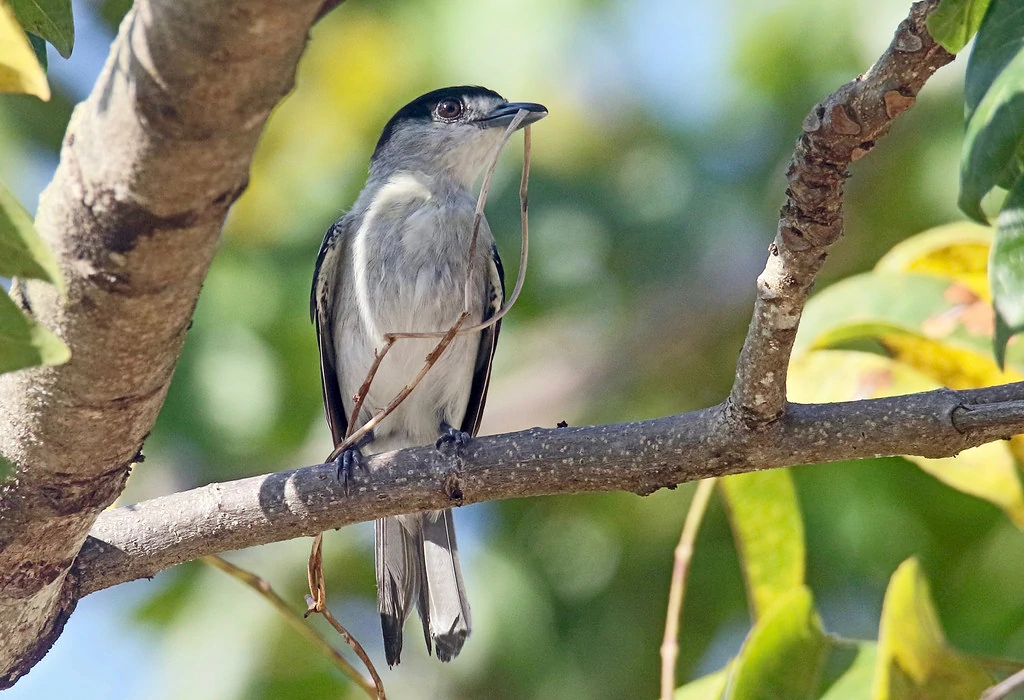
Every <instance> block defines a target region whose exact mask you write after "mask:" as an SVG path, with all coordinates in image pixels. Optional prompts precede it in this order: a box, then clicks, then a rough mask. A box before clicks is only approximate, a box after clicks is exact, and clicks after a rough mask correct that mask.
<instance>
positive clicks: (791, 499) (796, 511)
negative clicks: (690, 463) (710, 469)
mask: <svg viewBox="0 0 1024 700" xmlns="http://www.w3.org/2000/svg"><path fill="white" fill-rule="evenodd" d="M719 483H720V484H721V487H722V496H723V498H724V499H725V504H726V507H727V508H728V511H729V522H730V523H731V525H732V532H733V536H734V537H735V538H736V548H737V549H738V550H739V555H740V567H741V568H742V569H743V578H744V581H745V583H746V586H747V597H748V599H749V601H750V608H751V613H752V615H753V617H754V620H755V621H756V620H758V619H760V618H761V617H762V616H763V615H764V614H765V613H766V612H767V611H768V610H770V609H771V608H772V606H774V605H775V603H776V602H777V601H778V600H779V599H780V598H783V597H786V596H788V595H789V594H790V593H791V592H792V591H793V590H794V589H797V588H800V587H802V586H803V583H804V569H805V562H806V558H807V555H806V551H805V546H804V523H803V519H802V518H801V516H800V504H799V503H798V502H797V497H796V489H795V488H794V487H793V479H792V477H791V476H790V474H789V472H788V471H785V470H782V469H772V470H769V471H762V472H750V473H748V474H738V475H736V476H728V477H725V478H724V479H722V480H721V481H720V482H719Z"/></svg>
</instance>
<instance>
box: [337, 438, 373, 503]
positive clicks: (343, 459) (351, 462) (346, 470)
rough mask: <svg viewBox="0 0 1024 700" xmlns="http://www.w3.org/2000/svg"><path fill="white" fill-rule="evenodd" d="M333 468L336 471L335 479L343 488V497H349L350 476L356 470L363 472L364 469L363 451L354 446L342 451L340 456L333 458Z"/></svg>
mask: <svg viewBox="0 0 1024 700" xmlns="http://www.w3.org/2000/svg"><path fill="white" fill-rule="evenodd" d="M334 466H335V467H337V469H338V472H337V479H338V481H340V482H341V484H342V486H343V487H344V488H345V495H346V496H349V495H351V494H350V493H349V490H350V489H351V484H352V475H353V474H354V473H355V470H356V469H359V470H364V469H365V468H366V467H365V458H364V457H363V451H362V450H361V449H359V447H357V446H354V445H353V446H352V447H348V448H346V449H344V450H342V451H341V454H339V455H338V456H337V458H335V460H334Z"/></svg>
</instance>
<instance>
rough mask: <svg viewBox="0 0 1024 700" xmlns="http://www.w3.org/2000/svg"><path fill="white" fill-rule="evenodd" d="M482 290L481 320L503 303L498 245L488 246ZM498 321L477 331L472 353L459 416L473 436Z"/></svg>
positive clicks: (477, 426)
mask: <svg viewBox="0 0 1024 700" xmlns="http://www.w3.org/2000/svg"><path fill="white" fill-rule="evenodd" d="M488 269H489V273H490V274H489V275H488V279H487V284H486V285H485V289H484V294H485V298H484V317H483V318H484V320H487V319H489V318H491V317H492V316H494V314H496V313H497V312H498V309H500V308H501V306H502V304H504V303H505V269H504V268H503V267H502V266H501V257H499V256H498V247H497V246H492V247H491V264H490V265H489V266H488ZM500 330H501V321H498V322H497V323H495V324H494V325H493V326H489V327H488V328H486V329H485V330H483V331H481V332H480V349H479V350H478V351H477V354H476V367H475V368H474V370H473V386H472V388H471V389H470V390H469V404H468V405H467V406H466V416H465V417H464V418H463V419H462V431H463V432H466V433H469V434H470V435H476V431H477V430H479V429H480V421H481V419H482V418H483V415H484V402H485V401H486V400H487V387H488V385H489V384H490V382H491V362H492V361H493V360H494V349H495V348H496V347H497V346H498V332H499V331H500Z"/></svg>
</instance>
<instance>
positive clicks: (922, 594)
mask: <svg viewBox="0 0 1024 700" xmlns="http://www.w3.org/2000/svg"><path fill="white" fill-rule="evenodd" d="M991 684H992V678H991V677H990V676H989V675H988V673H986V672H985V670H984V668H982V667H981V666H980V665H979V664H978V663H977V662H976V661H974V660H973V659H971V658H970V657H968V656H965V655H964V654H961V653H959V652H957V651H956V650H954V649H951V648H949V647H948V646H946V638H945V635H943V633H942V627H941V626H940V625H939V616H938V613H936V611H935V605H934V604H933V603H932V598H931V593H930V592H929V590H928V581H927V580H926V579H925V577H924V573H923V572H922V570H921V566H920V565H919V564H918V562H917V560H916V559H914V558H911V559H908V560H906V561H905V562H903V563H902V564H900V566H899V568H898V569H896V573H894V574H893V575H892V578H891V579H890V580H889V587H888V588H887V589H886V591H885V601H884V602H883V604H882V620H881V626H880V628H879V632H878V657H877V659H876V664H875V679H874V685H873V688H872V693H871V697H872V699H873V700H903V699H904V698H908V699H909V698H913V699H915V700H916V699H918V698H920V699H921V700H924V699H925V698H943V699H944V700H961V699H962V700H976V699H977V698H978V696H979V695H981V693H982V691H984V690H985V689H986V688H987V687H988V686H989V685H991Z"/></svg>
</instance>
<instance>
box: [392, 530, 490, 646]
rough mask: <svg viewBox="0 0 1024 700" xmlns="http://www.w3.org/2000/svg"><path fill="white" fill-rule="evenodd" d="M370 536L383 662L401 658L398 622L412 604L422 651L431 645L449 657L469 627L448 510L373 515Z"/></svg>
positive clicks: (464, 639)
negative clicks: (419, 627) (423, 642)
mask: <svg viewBox="0 0 1024 700" xmlns="http://www.w3.org/2000/svg"><path fill="white" fill-rule="evenodd" d="M375 539H376V556H375V561H376V569H377V609H378V611H379V612H380V616H381V631H382V632H383V634H384V654H385V657H386V658H387V662H388V665H389V666H394V665H395V664H397V663H399V661H400V660H401V654H402V626H403V625H404V624H405V621H406V619H407V618H408V617H409V614H410V613H411V611H412V607H413V605H415V606H416V608H417V609H418V610H419V614H420V620H421V621H422V623H423V634H424V637H425V640H426V644H427V652H428V653H430V651H431V646H433V647H434V651H435V652H436V654H437V658H438V659H439V660H441V661H451V660H452V659H454V658H455V657H456V656H458V655H459V652H460V651H462V645H463V643H464V642H465V641H466V638H467V637H468V636H469V633H470V628H471V621H470V613H469V602H468V599H467V598H466V589H465V586H464V584H463V582H462V568H461V566H460V565H459V550H458V545H457V544H456V541H455V527H454V522H453V520H452V513H451V511H450V510H444V511H432V512H430V513H424V514H421V515H401V516H398V517H393V518H384V519H381V520H378V521H377V524H376V538H375ZM432 643H433V644H432Z"/></svg>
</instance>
